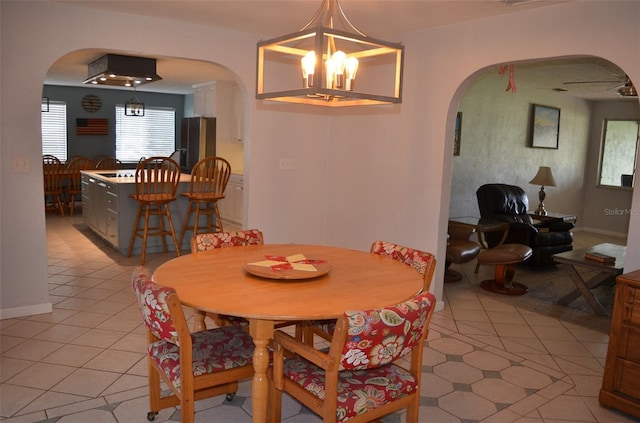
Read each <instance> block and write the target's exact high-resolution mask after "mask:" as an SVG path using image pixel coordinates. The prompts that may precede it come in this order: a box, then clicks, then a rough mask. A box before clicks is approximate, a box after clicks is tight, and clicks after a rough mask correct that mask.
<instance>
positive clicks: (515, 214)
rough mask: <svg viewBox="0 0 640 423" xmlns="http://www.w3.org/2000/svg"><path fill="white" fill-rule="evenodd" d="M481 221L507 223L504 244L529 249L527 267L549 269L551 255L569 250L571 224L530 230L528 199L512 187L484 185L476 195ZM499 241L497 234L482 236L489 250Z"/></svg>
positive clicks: (520, 189) (499, 237) (555, 223)
mask: <svg viewBox="0 0 640 423" xmlns="http://www.w3.org/2000/svg"><path fill="white" fill-rule="evenodd" d="M476 196H477V198H478V207H479V209H480V217H481V219H487V220H493V221H500V222H508V223H509V233H508V235H507V238H506V239H505V241H504V242H505V244H523V245H527V246H529V247H531V249H532V250H533V254H532V256H531V258H530V259H529V260H528V261H527V263H528V264H529V265H531V267H544V266H551V265H553V258H552V256H553V255H554V254H558V253H562V252H564V251H571V250H572V249H573V245H572V244H573V233H572V232H571V229H573V223H571V222H554V223H551V224H549V225H546V226H545V229H544V231H540V230H539V229H538V228H536V227H535V226H533V219H532V218H531V216H529V215H528V214H527V210H528V208H529V199H528V198H527V194H525V192H524V190H523V189H522V188H520V187H517V186H515V185H506V184H486V185H482V186H481V187H480V188H478V190H477V191H476ZM501 238H502V234H501V233H495V232H494V233H491V232H489V233H485V239H486V241H487V245H488V246H489V247H490V248H491V247H493V246H495V245H497V244H498V243H499V242H500V240H501Z"/></svg>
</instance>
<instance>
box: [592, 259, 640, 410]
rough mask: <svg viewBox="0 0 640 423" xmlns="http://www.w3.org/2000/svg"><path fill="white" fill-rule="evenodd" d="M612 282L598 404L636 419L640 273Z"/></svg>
mask: <svg viewBox="0 0 640 423" xmlns="http://www.w3.org/2000/svg"><path fill="white" fill-rule="evenodd" d="M616 282H617V284H616V296H615V300H614V303H613V313H612V315H611V330H610V333H609V349H608V351H607V361H606V363H605V368H604V376H603V379H602V389H601V390H600V404H601V405H602V406H604V407H611V408H616V409H618V410H621V411H624V412H625V413H627V414H630V415H632V416H635V417H640V270H636V271H634V272H630V273H627V274H624V275H620V276H618V277H617V278H616Z"/></svg>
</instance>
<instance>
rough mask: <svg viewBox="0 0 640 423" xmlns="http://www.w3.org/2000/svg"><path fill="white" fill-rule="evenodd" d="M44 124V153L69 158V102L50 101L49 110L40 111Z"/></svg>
mask: <svg viewBox="0 0 640 423" xmlns="http://www.w3.org/2000/svg"><path fill="white" fill-rule="evenodd" d="M40 116H41V126H42V154H43V155H45V154H51V155H53V156H56V157H57V158H58V159H60V161H61V162H64V161H66V160H67V103H65V102H64V101H49V111H48V112H42V113H40Z"/></svg>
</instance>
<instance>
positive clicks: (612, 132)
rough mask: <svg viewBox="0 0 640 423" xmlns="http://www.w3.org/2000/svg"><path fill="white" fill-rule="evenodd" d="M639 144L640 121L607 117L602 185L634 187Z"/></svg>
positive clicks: (602, 161) (602, 158)
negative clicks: (639, 123)
mask: <svg viewBox="0 0 640 423" xmlns="http://www.w3.org/2000/svg"><path fill="white" fill-rule="evenodd" d="M637 146H638V121H637V120H613V119H605V121H604V135H603V141H602V153H601V160H600V163H601V167H600V185H606V186H614V187H632V186H633V175H634V173H635V167H636V162H635V160H636V148H637Z"/></svg>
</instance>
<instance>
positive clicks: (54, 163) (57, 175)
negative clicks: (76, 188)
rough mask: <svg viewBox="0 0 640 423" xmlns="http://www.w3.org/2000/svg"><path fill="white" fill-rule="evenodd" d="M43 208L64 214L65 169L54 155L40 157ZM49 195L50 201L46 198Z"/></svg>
mask: <svg viewBox="0 0 640 423" xmlns="http://www.w3.org/2000/svg"><path fill="white" fill-rule="evenodd" d="M42 173H43V182H44V195H45V210H55V211H58V212H60V214H61V215H62V216H64V208H63V198H62V196H63V190H64V182H65V178H66V176H67V170H66V168H65V166H64V164H62V162H61V161H60V160H58V158H57V157H55V156H43V157H42ZM47 197H49V200H50V202H49V201H48V200H47Z"/></svg>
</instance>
